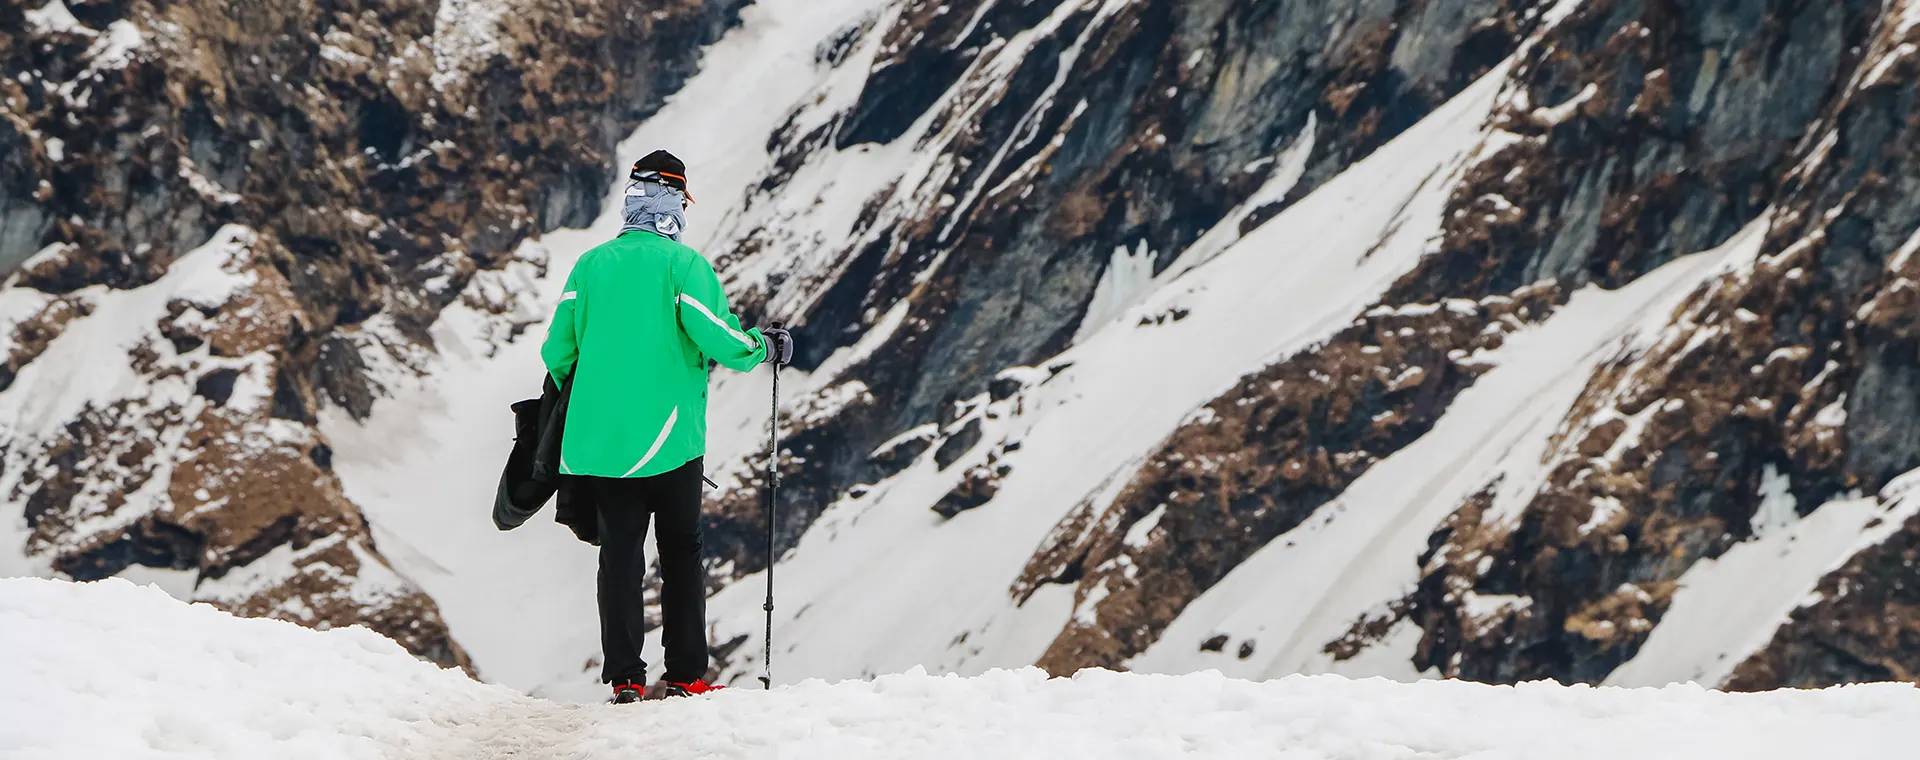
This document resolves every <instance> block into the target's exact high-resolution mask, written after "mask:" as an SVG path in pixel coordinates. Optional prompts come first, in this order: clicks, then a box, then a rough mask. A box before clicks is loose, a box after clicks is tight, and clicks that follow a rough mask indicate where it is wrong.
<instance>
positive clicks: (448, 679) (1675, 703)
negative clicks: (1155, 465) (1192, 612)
mask: <svg viewBox="0 0 1920 760" xmlns="http://www.w3.org/2000/svg"><path fill="white" fill-rule="evenodd" d="M0 652H4V654H0V684H4V685H0V714H4V715H6V716H7V717H6V718H5V720H4V721H0V755H4V756H6V757H8V758H18V759H20V760H28V759H31V758H69V757H101V756H107V757H132V758H138V757H161V756H179V755H191V756H194V757H236V758H238V757H245V758H255V757H277V758H306V757H315V758H318V757H326V758H362V757H365V758H375V757H408V758H492V757H520V758H524V757H552V758H575V757H608V756H613V755H614V754H622V755H626V754H631V755H632V756H639V757H655V756H670V757H707V758H731V757H756V758H763V757H774V756H778V757H801V758H810V757H834V758H868V757H872V758H905V757H943V758H960V757H980V758H995V760H1011V759H1013V758H1028V757H1032V758H1059V757H1129V758H1143V757H1168V756H1191V757H1234V758H1247V757H1286V758H1356V759H1362V758H1409V757H1465V756H1475V757H1501V758H1555V759H1557V760H1579V759H1580V758H1618V757H1636V758H1667V757H1671V758H1711V757H1728V758H1734V757H1738V758H1800V757H1816V756H1817V757H1849V758H1874V757H1904V756H1906V752H1907V749H1906V748H1909V747H1911V746H1913V744H1914V742H1916V741H1920V725H1916V724H1915V723H1914V722H1913V721H1912V720H1910V717H1911V716H1912V715H1914V714H1915V711H1916V710H1920V692H1916V691H1915V690H1914V689H1913V688H1912V687H1909V686H1905V685H1891V684H1887V685H1868V686H1849V687H1842V688H1835V689H1828V690H1826V691H1782V692H1774V693H1764V694H1739V695H1736V694H1724V693H1719V692H1713V691H1708V690H1705V689H1702V688H1698V687H1693V686H1674V687H1668V688H1665V689H1632V690H1629V689H1613V688H1599V689H1596V688H1588V687H1571V688H1569V687H1563V686H1559V685H1555V684H1551V683H1531V684H1522V685H1519V686H1485V685H1476V684H1468V683H1461V682H1449V681H1426V682H1419V683H1411V684H1403V683H1393V682H1389V681H1385V680H1380V679H1374V680H1365V681H1356V680H1349V679H1345V678H1340V677H1336V676H1318V677H1303V676H1295V677H1290V678H1286V679H1282V680H1278V681H1267V682H1263V683H1256V682H1251V681H1243V680H1237V679H1230V678H1226V677H1224V676H1221V675H1220V674H1219V673H1216V672H1207V673H1200V674H1194V675H1187V676H1147V675H1131V674H1121V673H1112V672H1107V671H1092V670H1090V671H1085V672H1082V673H1081V674H1080V675H1078V676H1076V677H1074V678H1063V679H1049V678H1047V677H1046V676H1045V674H1043V673H1041V672H1040V671H1038V670H1036V669H1025V670H1017V671H993V672H990V673H987V674H985V675H983V676H979V677H975V678H960V677H954V676H949V677H931V676H927V675H925V674H924V673H921V672H915V673H909V674H905V675H895V676H886V677H882V678H879V679H876V680H873V681H846V682H841V683H834V684H829V683H825V682H822V681H807V682H805V683H802V684H799V685H797V686H789V687H782V688H780V689H777V690H775V691H773V692H771V693H766V692H759V691H751V690H733V691H727V692H722V693H720V694H718V695H715V696H712V697H705V698H699V699H689V700H679V701H672V702H662V703H649V704H644V705H640V706H619V707H615V706H608V705H577V704H562V703H557V702H550V701H546V700H541V699H535V698H532V697H528V696H525V695H523V694H520V693H518V692H515V691H513V690H510V689H507V688H504V687H500V686H489V685H485V684H480V683H476V682H474V681H471V680H469V679H467V678H466V677H465V676H463V675H461V674H460V673H459V672H458V671H455V670H442V669H439V668H436V667H434V666H432V665H430V664H426V663H423V662H420V661H419V660H416V659H414V658H413V657H411V656H409V655H408V654H407V653H406V652H405V651H404V650H403V649H401V648H400V647H399V646H398V645H397V644H395V643H393V642H392V641H390V640H388V639H385V638H383V637H381V636H379V635H378V634H375V633H373V632H371V631H369V630H367V629H364V628H360V627H358V626H355V627H352V628H345V629H335V630H330V631H315V630H311V629H307V628H302V627H299V626H296V625H293V624H291V623H286V622H281V621H275V620H260V619H241V618H235V617H232V616H231V615H229V614H227V613H225V612H221V611H218V610H215V609H213V608H212V607H209V606H207V605H200V604H194V605H189V604H184V603H181V602H179V601H177V600H175V599H173V598H171V597H169V596H168V595H166V594H165V593H163V592H161V591H160V590H158V589H155V588H151V587H142V586H135V585H133V584H132V583H128V582H126V581H122V580H118V579H113V580H107V581H102V582H99V583H87V584H75V583H68V582H63V581H50V580H40V579H8V580H4V581H0Z"/></svg>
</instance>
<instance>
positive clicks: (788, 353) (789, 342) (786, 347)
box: [760, 327, 793, 367]
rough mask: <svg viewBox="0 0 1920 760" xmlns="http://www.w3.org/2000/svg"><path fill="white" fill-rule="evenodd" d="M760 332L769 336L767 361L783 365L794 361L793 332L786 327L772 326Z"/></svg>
mask: <svg viewBox="0 0 1920 760" xmlns="http://www.w3.org/2000/svg"><path fill="white" fill-rule="evenodd" d="M760 334H761V335H764V336H766V338H767V361H770V362H773V363H774V364H776V365H778V366H781V367H785V366H787V365H789V364H792V363H793V333H790V332H787V331H786V328H781V327H770V328H767V329H766V330H762V331H761V332H760Z"/></svg>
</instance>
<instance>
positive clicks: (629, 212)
mask: <svg viewBox="0 0 1920 760" xmlns="http://www.w3.org/2000/svg"><path fill="white" fill-rule="evenodd" d="M686 200H687V196H686V194H685V193H682V192H680V191H679V190H675V189H673V188H671V187H667V186H666V185H662V184H657V183H653V182H640V181H633V182H628V183H627V196H626V224H625V225H624V226H622V227H621V228H620V231H621V232H630V231H633V230H646V231H648V232H651V233H653V234H655V235H659V236H660V237H663V238H667V239H668V240H673V241H675V242H678V241H679V240H680V233H681V232H682V231H684V230H685V229H686V228H687V212H686Z"/></svg>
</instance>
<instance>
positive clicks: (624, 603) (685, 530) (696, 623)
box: [580, 458, 707, 684]
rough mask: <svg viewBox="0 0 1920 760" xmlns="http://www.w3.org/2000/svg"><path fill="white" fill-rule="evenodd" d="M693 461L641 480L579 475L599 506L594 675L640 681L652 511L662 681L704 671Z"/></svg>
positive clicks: (697, 466) (702, 575)
mask: <svg viewBox="0 0 1920 760" xmlns="http://www.w3.org/2000/svg"><path fill="white" fill-rule="evenodd" d="M702 473H703V470H702V466H701V460H700V459H699V458H695V459H694V460H693V461H691V462H688V463H686V464H685V465H682V466H681V467H680V468H679V469H676V470H674V471H672V472H667V473H662V474H660V475H655V476H653V477H649V478H593V477H583V478H581V479H580V486H581V487H583V488H585V489H586V492H587V496H588V497H589V498H591V499H593V502H594V504H595V505H596V506H597V507H598V509H599V512H600V649H601V652H602V654H603V655H604V656H605V660H604V665H603V666H602V667H601V670H600V678H601V680H603V681H606V682H608V683H624V682H627V681H632V682H634V683H642V684H644V683H646V679H647V663H646V661H644V660H642V659H640V644H641V642H642V641H644V640H645V639H646V633H647V622H646V601H645V595H646V578H647V559H646V551H645V547H643V546H641V545H640V544H641V542H643V541H645V540H646V537H647V518H648V517H649V516H658V517H659V518H660V521H659V523H658V524H657V525H655V526H654V537H655V543H656V545H658V546H659V548H660V628H661V630H660V640H661V644H662V645H663V646H664V647H665V648H666V650H667V672H666V674H665V676H664V678H665V680H668V681H675V682H679V683H685V682H688V681H693V680H696V679H700V678H705V677H706V675H707V588H706V572H705V571H704V570H703V569H702V568H701V566H700V565H701V562H700V485H701V483H702Z"/></svg>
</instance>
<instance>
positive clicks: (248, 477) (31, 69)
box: [0, 0, 741, 665]
mask: <svg viewBox="0 0 1920 760" xmlns="http://www.w3.org/2000/svg"><path fill="white" fill-rule="evenodd" d="M740 5H741V3H740V2H737V1H735V2H729V1H726V0H716V1H714V2H697V1H689V0H659V1H658V2H640V3H615V2H546V1H545V0H527V1H524V2H522V1H521V0H513V1H511V2H483V1H469V0H448V1H447V2H444V3H433V2H428V3H404V2H403V3H362V2H353V1H352V0H348V1H347V2H331V1H330V0H322V1H320V2H296V3H260V2H226V1H224V0H213V1H211V2H198V1H189V2H169V1H166V0H156V1H154V2H148V1H146V0H135V1H132V2H126V1H122V0H91V1H82V0H76V1H75V2H71V3H66V2H62V0H49V1H48V2H45V3H41V2H39V0H29V1H28V2H19V1H17V0H8V2H5V3H4V4H0V28H4V29H6V30H7V32H6V33H5V34H4V35H0V73H4V78H3V79H0V269H4V270H5V271H7V272H9V273H10V277H9V279H8V281H7V288H6V291H5V294H4V298H3V300H4V301H5V303H6V313H5V316H4V320H5V322H6V324H5V325H4V328H0V343H3V344H4V354H5V364H4V367H3V368H0V388H4V389H6V392H5V393H4V394H0V396H3V397H4V401H3V402H0V404H3V405H4V406H5V407H6V415H7V417H8V421H7V424H6V425H5V433H6V435H5V441H4V444H0V445H3V446H4V448H3V449H0V451H4V459H3V461H4V473H5V474H4V493H5V494H7V496H6V499H7V501H8V503H10V504H14V505H16V507H19V506H24V515H25V520H26V527H27V534H26V536H25V537H24V540H23V543H24V546H21V547H15V548H21V549H24V553H25V555H26V557H27V559H28V561H29V562H30V563H31V564H32V565H34V566H38V567H41V568H43V569H50V570H53V571H57V572H59V573H61V574H63V575H66V576H70V577H73V578H76V579H91V578H100V577H105V576H109V575H113V574H116V573H119V572H121V571H123V570H124V569H126V568H128V567H129V566H147V567H153V568H167V569H172V570H181V571H187V572H189V573H192V574H194V576H193V577H195V578H196V579H197V580H195V581H194V585H195V591H194V595H195V597H196V598H201V599H205V600H207V601H212V602H214V603H216V604H219V605H221V606H223V607H226V608H228V609H231V610H234V611H236V612H241V613H244V614H251V615H266V616H273V617H280V618H285V619H290V620H295V621H298V622H301V623H304V624H308V625H317V626H329V625H346V624H351V623H363V624H366V625H369V626H371V627H373V628H375V629H376V630H379V631H381V632H383V633H386V634H388V635H390V636H393V637H394V638H395V639H397V640H399V641H401V642H402V643H404V644H405V645H406V646H408V648H410V649H412V650H413V651H414V652H416V653H418V654H420V655H421V656H423V657H426V658H429V659H432V660H434V661H436V662H440V663H442V664H456V663H458V664H463V665H464V664H465V663H466V656H465V655H464V654H463V652H462V651H461V648H460V647H459V646H458V644H457V643H456V642H455V641H454V639H453V638H452V637H451V636H450V635H449V633H448V631H447V628H446V626H445V625H444V623H442V621H441V618H440V615H439V612H438V611H437V610H436V608H435V604H434V601H433V600H432V599H430V598H428V597H427V596H426V595H425V594H423V593H421V592H420V591H419V590H418V589H417V588H415V587H414V586H413V585H412V584H411V583H409V582H408V581H406V580H405V579H403V578H401V577H399V576H397V575H395V574H394V573H393V572H392V571H391V570H389V569H387V567H386V560H385V559H384V558H383V557H382V556H381V554H380V552H379V550H378V548H377V547H376V546H375V545H374V542H373V540H372V538H371V535H370V534H369V532H368V529H367V526H366V523H365V520H364V519H363V518H362V516H361V514H360V512H359V509H358V508H357V507H356V505H354V504H353V503H351V502H350V501H349V500H348V499H347V498H345V496H343V495H342V493H341V489H340V486H339V483H338V481H337V479H336V477H335V475H334V474H333V472H332V468H331V458H332V450H331V448H330V446H329V444H328V442H327V440H326V439H325V438H324V437H323V436H321V435H320V434H319V433H318V432H317V431H316V430H315V428H314V422H315V412H316V410H317V409H318V408H319V406H320V405H322V404H331V405H335V406H338V407H341V408H344V409H346V410H348V411H349V412H351V413H353V414H355V415H360V416H364V415H365V414H367V412H368V411H369V409H370V407H371V404H372V401H373V399H374V398H375V397H377V396H378V395H379V394H380V393H381V392H382V391H381V388H380V387H379V385H378V384H377V383H376V382H373V381H370V379H369V378H368V376H367V373H366V372H365V362H364V361H363V359H362V357H363V356H366V355H370V354H384V355H388V356H390V357H393V358H394V359H396V360H398V361H399V362H401V363H403V364H404V363H408V362H411V361H417V359H418V358H419V357H421V356H426V355H430V354H431V352H432V351H433V349H434V346H433V343H432V340H431V339H430V338H429V337H428V335H427V327H428V326H429V325H431V324H432V323H433V322H434V320H435V319H436V318H437V317H438V314H439V313H440V311H441V310H442V309H444V308H445V307H447V306H448V305H449V304H451V303H454V302H455V301H457V300H459V299H462V298H466V299H467V300H468V301H469V302H471V303H473V304H474V305H475V306H476V307H479V308H504V306H502V305H501V301H499V300H498V299H501V298H504V297H505V296H504V295H503V294H500V293H498V290H497V288H496V289H495V292H494V293H493V294H492V296H493V299H494V300H489V293H488V291H487V289H486V288H485V287H481V286H475V287H472V288H470V287H469V286H470V285H473V284H474V283H475V282H476V281H479V282H480V283H481V284H482V285H485V284H486V280H487V278H488V277H489V276H490V275H489V273H490V272H492V271H494V270H499V269H500V268H502V267H503V266H505V265H506V264H507V263H508V262H510V261H513V260H515V257H516V256H517V255H518V254H517V252H518V251H519V250H520V243H521V242H522V241H523V240H525V239H527V238H528V237H529V236H531V235H536V234H538V233H540V232H543V231H545V230H549V229H553V228H555V227H559V226H564V225H575V226H577V225H581V224H584V223H585V221H587V220H590V219H592V218H593V216H594V215H595V214H597V212H598V210H599V206H600V202H601V200H602V197H603V194H604V190H605V188H606V186H607V184H608V183H609V182H610V181H611V177H612V172H613V167H612V163H613V157H612V153H613V146H614V144H615V143H616V142H617V141H618V140H620V139H621V138H624V137H625V136H626V134H627V133H628V132H629V131H631V130H632V128H633V127H634V125H635V124H637V123H639V122H640V121H641V120H642V119H644V118H645V117H646V116H647V115H648V114H650V113H651V112H652V111H653V110H655V109H656V108H658V106H659V104H660V102H661V101H662V99H663V98H664V97H665V96H666V95H667V94H669V93H671V92H672V91H673V90H674V89H675V88H676V87H677V86H678V84H679V83H680V82H681V81H683V80H684V79H685V78H686V77H687V76H688V75H689V74H690V73H691V72H692V71H694V70H695V69H696V67H697V65H698V58H699V53H700V50H701V47H702V45H704V44H706V43H707V42H710V41H712V40H713V39H715V38H717V37H718V36H719V34H720V33H721V32H722V31H724V30H725V29H726V28H728V27H729V26H730V25H731V24H732V23H733V22H734V21H735V19H736V17H737V11H738V8H739V6H740ZM534 263H535V264H538V263H539V262H537V261H536V262H534ZM10 519H12V520H18V519H20V514H19V513H18V512H16V514H15V515H14V516H13V517H12V518H10Z"/></svg>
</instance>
